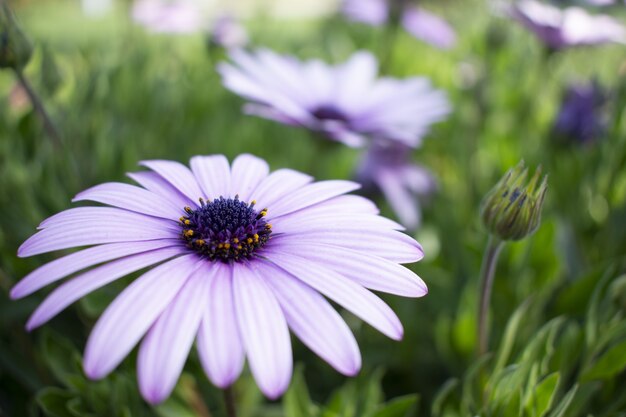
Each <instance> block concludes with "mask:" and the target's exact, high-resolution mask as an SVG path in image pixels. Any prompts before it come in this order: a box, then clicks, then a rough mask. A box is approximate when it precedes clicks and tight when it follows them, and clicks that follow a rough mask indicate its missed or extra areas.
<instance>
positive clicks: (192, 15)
mask: <svg viewBox="0 0 626 417" xmlns="http://www.w3.org/2000/svg"><path fill="white" fill-rule="evenodd" d="M132 18H133V20H134V21H135V22H136V23H138V24H140V25H142V26H144V27H146V28H147V29H148V30H150V31H152V32H155V33H175V34H186V33H194V32H198V31H200V30H202V29H204V22H203V20H202V18H201V13H200V10H199V8H198V6H197V4H196V3H194V2H192V1H189V0H175V1H172V2H165V1H163V0H138V1H136V2H135V3H134V4H133V9H132Z"/></svg>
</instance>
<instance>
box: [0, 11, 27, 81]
mask: <svg viewBox="0 0 626 417" xmlns="http://www.w3.org/2000/svg"><path fill="white" fill-rule="evenodd" d="M32 52H33V47H32V45H31V43H30V41H29V40H28V38H27V37H26V35H24V33H23V32H22V30H21V29H20V27H19V26H18V25H17V22H16V21H15V18H14V17H13V13H12V12H11V10H10V9H9V6H7V5H6V3H5V2H4V1H1V0H0V68H13V69H16V70H19V69H22V68H23V67H24V66H26V64H27V63H28V60H29V59H30V56H31V54H32Z"/></svg>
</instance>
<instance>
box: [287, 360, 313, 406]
mask: <svg viewBox="0 0 626 417" xmlns="http://www.w3.org/2000/svg"><path fill="white" fill-rule="evenodd" d="M302 369H303V368H302V366H298V367H297V368H296V371H295V373H294V376H293V379H292V381H291V385H290V386H289V390H287V392H286V393H285V396H284V398H283V410H284V412H285V415H286V416H290V417H313V416H316V415H318V413H319V410H318V409H317V407H316V406H315V405H314V404H313V403H312V402H311V397H310V396H309V390H308V388H307V386H306V382H305V380H304V375H303V371H302Z"/></svg>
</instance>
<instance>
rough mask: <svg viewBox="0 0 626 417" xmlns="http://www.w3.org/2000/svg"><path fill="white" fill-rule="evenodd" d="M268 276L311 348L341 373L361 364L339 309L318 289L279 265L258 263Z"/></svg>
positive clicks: (350, 372)
mask: <svg viewBox="0 0 626 417" xmlns="http://www.w3.org/2000/svg"><path fill="white" fill-rule="evenodd" d="M259 272H260V273H261V274H262V275H264V276H268V277H271V279H268V280H267V283H268V284H270V286H271V287H272V289H273V290H274V295H275V296H276V298H277V299H278V302H279V303H280V306H281V307H282V309H283V313H284V314H285V318H286V319H287V324H289V327H290V328H291V330H292V331H293V332H294V333H295V334H296V336H298V338H299V339H300V340H302V342H303V343H304V344H305V345H307V346H308V347H309V348H310V349H311V350H312V351H313V352H315V353H316V354H317V355H318V356H320V357H321V358H322V359H324V360H325V361H326V362H328V363H329V364H330V365H331V366H332V367H333V368H335V369H336V370H337V371H339V372H341V373H342V374H344V375H349V376H353V375H355V374H356V373H357V372H358V371H359V369H360V368H361V353H360V352H359V347H358V345H357V343H356V340H355V339H354V336H353V335H352V332H351V331H350V329H349V328H348V325H347V324H346V323H345V322H344V321H343V319H342V318H341V316H340V315H339V313H337V312H336V311H335V310H334V309H333V308H332V306H331V305H330V303H329V302H328V301H326V300H325V299H324V297H322V296H321V295H320V294H319V293H318V292H317V291H315V290H313V289H312V288H311V287H309V286H307V285H306V284H304V283H302V282H301V281H300V280H298V279H297V278H295V277H294V276H292V275H290V274H289V273H287V272H286V271H284V270H283V269H281V268H278V267H276V266H274V265H272V264H270V263H267V264H261V265H260V266H259Z"/></svg>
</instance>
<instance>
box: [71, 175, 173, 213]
mask: <svg viewBox="0 0 626 417" xmlns="http://www.w3.org/2000/svg"><path fill="white" fill-rule="evenodd" d="M85 200H90V201H97V202H98V203H103V204H108V205H110V206H115V207H119V208H122V209H126V210H131V211H135V212H137V213H141V214H147V215H150V216H157V217H163V218H165V219H174V220H175V219H177V218H179V217H180V216H181V215H182V214H184V213H185V212H184V211H183V207H184V206H179V207H177V206H176V205H175V204H172V203H171V202H170V200H167V199H165V198H163V197H161V196H160V195H158V194H155V193H153V192H151V191H148V190H146V189H144V188H141V187H136V186H134V185H129V184H123V183H115V182H110V183H106V184H100V185H96V186H95V187H92V188H89V189H87V190H85V191H83V192H81V193H78V194H77V195H76V197H74V199H73V200H72V201H73V202H75V201H85Z"/></svg>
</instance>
